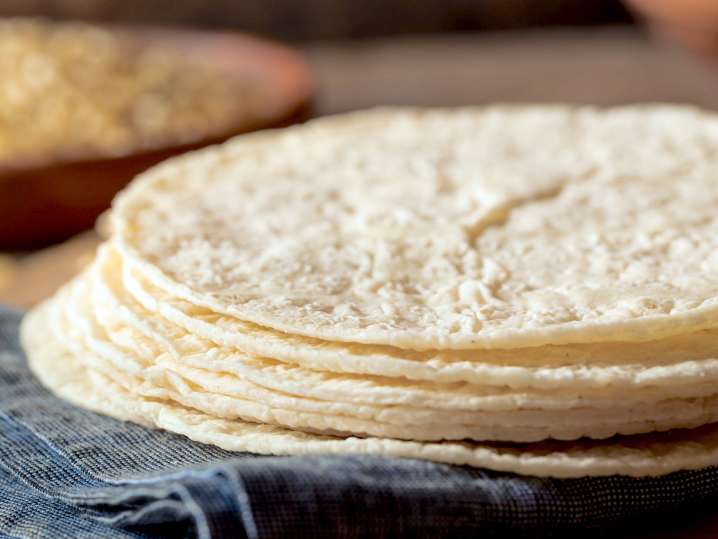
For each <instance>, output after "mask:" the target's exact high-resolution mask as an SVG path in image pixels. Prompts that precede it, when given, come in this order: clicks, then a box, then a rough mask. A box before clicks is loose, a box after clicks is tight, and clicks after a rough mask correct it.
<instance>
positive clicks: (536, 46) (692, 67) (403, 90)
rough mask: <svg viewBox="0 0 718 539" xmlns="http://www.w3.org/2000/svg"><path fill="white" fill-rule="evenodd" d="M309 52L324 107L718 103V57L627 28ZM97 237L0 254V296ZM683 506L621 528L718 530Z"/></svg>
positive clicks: (22, 292)
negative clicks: (714, 60) (703, 57)
mask: <svg viewBox="0 0 718 539" xmlns="http://www.w3.org/2000/svg"><path fill="white" fill-rule="evenodd" d="M305 52H306V54H307V57H308V59H309V61H310V64H311V66H312V67H313V69H314V71H315V75H316V77H317V79H318V83H319V88H320V94H319V96H318V98H317V102H316V112H317V114H320V115H321V114H330V113H336V112H344V111H348V110H355V109H360V108H366V107H374V106H381V105H469V104H481V103H488V102H495V101H511V102H516V101H542V102H550V101H562V102H571V103H591V104H598V105H615V104H624V103H632V102H641V101H670V102H679V103H689V104H695V105H699V106H702V107H707V108H712V109H718V65H716V66H712V65H709V64H707V63H703V62H701V61H699V60H697V59H696V58H693V57H692V56H689V55H688V54H686V53H684V52H683V51H680V50H677V49H674V48H672V47H670V46H668V45H664V44H661V43H657V42H655V41H653V40H651V39H649V38H648V37H646V36H644V35H642V34H640V33H638V32H637V31H636V30H634V29H627V28H606V29H581V30H558V31H551V32H523V33H516V34H514V33H506V34H496V35H491V34H481V35H471V36H449V37H416V38H401V39H383V40H376V41H369V42H350V43H321V44H314V45H310V46H307V47H305ZM97 241H98V240H97V236H96V235H95V234H94V233H88V234H85V235H82V236H80V237H78V238H76V239H74V240H71V241H70V242H68V243H66V244H63V245H60V246H56V247H52V248H50V249H46V250H44V251H40V252H37V253H30V254H27V253H26V254H23V255H21V256H18V255H13V256H5V257H2V256H1V255H0V302H4V303H9V304H11V305H15V306H18V307H23V308H26V307H29V306H31V305H33V304H34V303H36V302H37V301H38V300H40V299H42V298H44V297H47V296H48V295H49V294H51V293H52V291H53V290H54V289H56V288H57V286H58V285H59V284H61V283H62V282H64V281H65V280H67V279H68V278H69V277H70V276H71V275H72V274H73V273H75V272H76V271H77V270H78V269H79V268H80V267H81V266H82V264H83V263H84V262H86V261H87V260H88V259H89V257H90V256H91V253H92V251H93V249H94V247H95V246H96V244H97ZM683 513H685V511H683ZM683 513H681V514H673V515H665V519H660V520H659V521H658V522H645V523H638V524H637V526H636V527H635V529H633V528H632V529H631V530H630V532H627V534H623V535H625V536H627V537H638V538H641V539H649V538H651V539H678V538H681V539H709V538H710V539H715V538H718V509H716V510H713V509H706V508H702V509H701V510H699V511H697V512H692V513H691V514H690V515H687V514H683ZM614 535H616V534H614ZM623 535H621V534H618V535H616V537H621V536H623Z"/></svg>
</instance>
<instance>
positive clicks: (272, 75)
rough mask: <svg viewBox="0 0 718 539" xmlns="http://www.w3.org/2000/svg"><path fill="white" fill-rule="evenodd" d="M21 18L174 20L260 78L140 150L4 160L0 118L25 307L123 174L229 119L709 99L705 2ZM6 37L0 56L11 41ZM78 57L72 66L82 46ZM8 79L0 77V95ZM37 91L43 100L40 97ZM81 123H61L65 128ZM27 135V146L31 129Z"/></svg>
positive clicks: (82, 250) (4, 269) (69, 256)
mask: <svg viewBox="0 0 718 539" xmlns="http://www.w3.org/2000/svg"><path fill="white" fill-rule="evenodd" d="M17 16H33V17H35V16H40V17H46V18H49V19H50V20H53V21H67V20H82V21H90V22H92V23H93V24H95V23H96V24H99V25H106V24H108V23H109V24H112V25H120V26H121V27H122V28H124V29H130V30H131V29H134V28H136V27H143V26H146V25H150V26H152V27H160V28H170V29H176V30H179V29H181V30H179V33H178V34H177V35H174V36H173V37H172V38H171V39H166V40H165V41H166V42H167V43H166V44H167V45H169V46H171V47H175V46H177V47H179V48H182V49H183V50H190V49H191V50H193V51H194V52H195V53H199V54H198V55H197V54H195V56H199V57H200V59H201V60H202V61H203V62H205V63H206V64H207V65H210V64H213V65H215V67H216V66H219V67H220V68H221V69H220V70H224V71H223V72H224V73H225V74H227V76H228V77H230V76H231V77H236V76H237V74H240V75H241V76H243V77H244V78H245V79H246V80H250V79H251V81H253V82H252V84H254V85H255V86H256V87H259V88H261V91H259V93H257V92H256V91H255V92H254V94H252V95H253V97H252V98H251V103H250V100H249V98H248V97H247V95H248V94H247V93H246V92H242V91H238V92H237V94H236V101H238V102H239V101H242V100H245V99H246V100H247V103H248V104H247V107H249V108H252V107H253V108H254V109H257V110H259V109H261V110H262V111H263V112H262V114H260V115H256V118H259V120H257V121H251V122H250V121H248V120H247V119H246V118H244V119H240V120H238V121H237V122H236V125H233V126H229V127H227V128H226V129H224V131H222V132H214V133H213V134H212V136H209V134H207V133H203V134H202V136H199V132H200V131H202V130H201V129H200V130H198V136H197V137H195V139H193V138H192V137H189V138H188V139H187V138H185V139H183V143H182V144H180V143H179V142H175V144H174V145H171V144H167V145H165V147H162V148H156V150H157V151H156V152H155V153H153V154H151V155H149V154H148V153H147V152H146V151H145V152H144V153H142V152H135V153H136V154H137V155H135V154H132V152H124V153H122V152H117V153H118V156H119V157H116V158H113V159H109V158H108V157H107V156H106V155H103V156H98V155H94V156H93V155H87V156H85V157H84V158H82V159H75V161H78V162H72V163H69V162H67V160H55V161H48V162H45V163H44V164H43V165H42V166H39V165H37V163H30V162H29V161H28V160H25V161H23V160H22V159H20V160H17V159H16V160H15V162H14V163H13V166H11V167H7V166H5V167H4V166H3V165H4V163H3V160H2V157H1V156H2V151H1V150H2V149H3V148H2V145H3V143H2V135H3V128H4V129H5V130H6V131H7V132H9V133H10V135H11V137H10V139H7V140H11V138H12V136H13V135H12V133H13V126H12V122H9V123H8V122H6V125H5V126H4V127H3V124H2V116H1V115H0V251H2V250H3V249H4V251H5V252H4V254H2V253H0V302H5V303H9V304H12V305H15V306H18V307H21V308H24V307H28V306H29V305H32V304H33V303H35V302H36V301H38V299H40V298H42V297H44V296H46V295H47V294H49V293H50V292H51V291H52V290H54V289H55V288H56V287H57V286H58V284H59V283H61V282H62V281H64V280H65V279H67V277H68V276H69V275H71V274H72V273H73V272H75V271H77V268H78V267H79V264H81V263H82V261H83V260H87V258H88V257H89V256H91V253H92V250H93V248H94V246H95V245H96V243H97V241H98V240H97V235H96V234H95V233H94V232H88V233H81V232H82V230H84V229H88V228H90V227H91V226H92V223H93V222H94V220H95V218H96V217H97V215H98V214H99V213H100V212H101V211H102V210H103V209H104V208H106V207H107V206H108V205H109V202H110V200H111V197H112V195H113V194H114V192H115V191H116V190H117V189H119V188H120V187H121V186H122V185H124V184H125V183H126V182H127V181H129V180H130V179H131V177H132V176H133V175H134V174H136V173H137V172H140V171H141V170H143V169H144V168H147V167H148V166H150V165H151V164H153V163H154V162H156V161H158V160H160V159H161V158H164V157H167V156H169V155H173V154H175V153H178V152H180V151H184V150H186V149H189V148H190V147H199V146H202V145H204V144H207V143H210V142H217V141H221V140H223V139H225V138H227V137H229V136H231V135H233V134H236V133H239V132H244V131H248V130H253V129H257V128H263V127H269V126H271V125H286V124H288V123H292V122H296V121H303V120H305V119H307V118H309V117H312V116H321V115H325V114H332V113H338V112H345V111H349V110H356V109H361V108H366V107H373V106H380V105H427V106H429V105H444V106H453V105H480V104H485V103H490V102H495V101H509V102H512V101H539V102H550V101H554V102H555V101H560V102H570V103H588V104H596V105H617V104H625V103H634V102H643V101H667V102H677V103H686V104H692V105H697V106H701V107H705V108H710V109H715V108H718V67H716V65H715V62H714V59H713V58H714V55H715V52H716V51H718V1H717V0H626V1H625V2H621V1H618V0H364V1H351V0H153V1H145V0H0V22H2V21H3V20H8V19H9V18H11V17H17ZM245 34H248V35H249V36H253V35H254V36H259V37H260V39H259V40H256V39H254V38H252V37H246V36H245ZM213 36H214V37H213ZM218 36H219V37H218ZM227 36H234V38H233V39H229V38H227ZM277 42H279V43H284V44H285V46H284V47H282V46H277V45H276V43H277ZM180 45H181V46H180ZM2 47H3V45H2V41H0V68H1V67H2V62H3V61H5V62H6V63H7V62H8V61H10V62H11V63H12V55H13V54H16V53H15V52H13V51H14V49H13V50H10V49H5V50H3V48H2ZM81 49H82V47H81ZM82 50H84V52H83V53H82V54H85V55H86V56H87V58H89V59H92V58H93V57H94V56H95V55H96V51H93V50H92V47H85V48H84V49H82ZM44 54H49V55H51V54H52V51H49V52H48V51H45V52H44ZM74 62H75V64H76V65H75V66H74V68H73V69H75V70H81V67H82V65H83V62H84V61H83V60H82V58H81V57H78V58H76V59H75V60H74ZM240 78H241V77H240ZM12 82H13V81H11V80H7V79H6V80H2V82H0V105H2V103H1V101H2V90H3V87H5V88H6V89H7V87H9V86H8V85H10V84H12ZM108 84H109V87H110V88H112V85H113V83H112V81H108ZM51 93H52V88H49V89H48V95H50V94H51ZM170 93H171V92H170ZM156 97H157V96H153V98H155V101H156ZM34 99H36V103H37V106H40V105H41V104H42V103H43V100H44V99H45V98H44V97H43V95H41V94H40V95H39V96H38V97H36V98H34ZM163 106H164V105H163ZM168 106H169V105H168ZM172 106H174V105H172ZM262 107H263V108H262ZM254 109H253V110H254ZM1 110H2V109H0V111H1ZM143 110H144V109H143ZM168 110H170V112H173V110H172V109H171V107H170V108H169V109H168ZM180 113H181V111H180ZM83 129H86V126H84V125H83V123H82V122H77V121H75V122H70V124H69V125H66V126H64V127H63V132H62V133H63V135H62V136H63V138H68V139H69V138H72V136H73V135H77V134H82V130H83ZM25 138H26V139H27V140H26V143H28V144H30V145H31V144H32V141H33V132H32V129H30V131H29V132H28V133H26V136H25ZM190 142H191V144H190ZM26 146H27V144H26ZM159 150H161V151H159ZM6 153H7V152H6ZM120 154H122V155H121V156H120ZM140 154H141V155H140ZM18 163H19V164H18ZM100 187H103V188H100ZM3 189H5V190H4V191H3ZM89 194H92V195H93V197H94V198H93V199H92V200H91V201H88V200H89V199H88V197H89ZM3 202H4V203H5V206H4V207H3ZM78 233H81V234H80V235H79V236H77V237H75V235H76V234H78ZM69 237H74V239H71V240H70V241H69V242H64V240H66V239H67V238H69ZM48 246H49V248H48Z"/></svg>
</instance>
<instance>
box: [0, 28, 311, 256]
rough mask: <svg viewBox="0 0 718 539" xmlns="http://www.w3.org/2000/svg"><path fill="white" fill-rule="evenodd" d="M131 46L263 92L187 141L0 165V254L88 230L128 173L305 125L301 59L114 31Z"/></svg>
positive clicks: (283, 50)
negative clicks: (132, 40) (194, 62)
mask: <svg viewBox="0 0 718 539" xmlns="http://www.w3.org/2000/svg"><path fill="white" fill-rule="evenodd" d="M122 30H124V31H128V32H131V33H132V34H133V36H135V37H136V38H137V39H138V40H141V41H143V42H149V43H157V44H160V45H163V46H166V47H174V48H176V49H179V50H180V51H182V52H183V53H186V54H188V55H189V56H191V57H198V58H201V59H202V61H203V62H205V63H211V64H212V65H216V66H218V67H219V68H220V69H221V70H222V71H223V72H225V73H226V74H227V75H228V76H231V77H241V78H244V79H246V78H251V79H253V80H256V81H258V82H259V83H260V84H261V85H262V88H266V90H265V94H266V95H264V96H263V98H262V99H261V100H259V101H260V102H258V103H256V104H253V108H252V115H251V116H252V119H251V120H248V119H247V117H246V116H244V115H243V116H242V117H241V118H239V117H238V118H237V119H236V121H231V122H229V125H231V127H230V128H227V126H223V127H222V129H221V130H217V129H216V128H214V127H213V126H210V125H208V126H207V129H206V130H205V131H203V132H201V133H197V134H196V137H195V138H194V139H192V140H188V141H185V142H183V143H181V144H177V143H172V142H167V143H165V144H157V145H156V146H155V147H152V148H146V149H144V150H142V151H139V152H135V153H131V154H128V155H123V156H121V157H113V158H106V157H100V156H97V155H91V154H90V153H88V154H87V155H81V156H78V155H72V156H61V155H59V154H57V155H54V156H48V157H47V158H35V159H32V160H28V159H25V160H16V161H0V250H21V249H31V248H37V247H41V246H44V245H48V244H51V243H55V242H58V241H61V240H63V239H66V238H68V237H70V236H72V235H74V234H76V233H78V232H80V231H82V230H85V229H87V228H90V227H91V226H92V225H93V223H94V221H95V219H96V218H97V216H98V215H99V214H100V213H101V212H102V211H104V210H105V209H106V208H108V207H109V204H110V202H111V201H112V198H113V196H114V195H115V194H116V193H117V191H119V190H120V189H121V188H122V187H124V186H125V185H126V184H127V183H128V182H129V181H130V180H131V179H132V178H133V177H134V176H135V175H137V174H138V173H140V172H142V171H143V170H145V169H147V168H148V167H150V166H152V165H154V164H156V163H158V162H159V161H162V160H164V159H166V158H168V157H171V156H173V155H176V154H179V153H183V152H186V151H189V150H193V149H196V148H200V147H203V146H206V145H209V144H214V143H218V142H222V141H224V140H226V139H228V138H230V137H232V136H234V135H237V134H240V133H246V132H248V131H254V130H258V129H264V128H268V127H278V126H283V125H288V124H291V123H294V122H297V121H301V120H304V119H306V117H307V116H308V114H309V108H310V103H311V98H312V94H313V90H314V86H313V81H312V79H311V77H310V74H309V70H308V68H307V65H306V64H305V62H304V60H303V58H302V57H301V55H300V54H299V53H297V52H295V51H294V50H292V49H290V48H288V47H285V46H283V45H280V44H277V43H273V42H270V41H267V40H264V39H260V38H257V37H252V36H248V35H244V34H236V33H224V32H201V31H192V30H170V29H158V28H122Z"/></svg>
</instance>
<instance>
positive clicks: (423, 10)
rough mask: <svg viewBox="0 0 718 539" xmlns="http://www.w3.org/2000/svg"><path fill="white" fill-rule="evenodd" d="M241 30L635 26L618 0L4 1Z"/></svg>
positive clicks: (4, 0) (347, 33)
mask: <svg viewBox="0 0 718 539" xmlns="http://www.w3.org/2000/svg"><path fill="white" fill-rule="evenodd" d="M7 15H45V16H49V17H55V18H79V19H87V20H94V21H120V22H146V23H154V24H179V25H185V26H200V27H214V28H218V27H223V28H233V29H238V30H245V31H250V32H256V33H260V34H265V35H270V36H274V37H277V38H281V39H286V40H291V41H307V40H319V39H340V38H351V39H353V38H362V37H373V36H383V35H389V34H407V33H421V34H424V33H432V32H473V31H482V30H503V29H516V28H526V27H536V26H556V25H563V26H568V25H570V26H576V25H591V24H607V23H613V22H626V21H630V20H631V16H630V14H629V13H628V12H627V10H626V9H625V8H624V7H623V6H622V5H621V3H620V2H619V1H618V0H0V16H7Z"/></svg>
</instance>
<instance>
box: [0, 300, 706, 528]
mask: <svg viewBox="0 0 718 539" xmlns="http://www.w3.org/2000/svg"><path fill="white" fill-rule="evenodd" d="M19 319H20V313H17V312H13V311H9V310H7V309H2V308H0V537H20V538H35V537H38V538H45V537H48V538H52V539H59V538H64V537H72V538H84V537H87V538H90V537H92V538H95V537H102V538H108V539H112V538H120V537H128V538H129V537H203V538H205V537H249V538H265V537H372V538H380V537H400V536H401V537H417V536H426V537H432V538H441V537H468V536H480V537H482V538H484V537H510V538H521V537H531V538H533V539H537V538H540V537H553V536H557V535H563V534H566V533H568V534H569V535H572V536H573V535H574V533H575V532H576V531H577V530H581V531H582V533H583V532H586V531H590V530H594V531H605V530H606V529H607V527H609V526H613V527H614V528H615V526H616V525H620V526H621V527H622V529H624V530H625V529H626V526H627V525H628V523H630V522H633V523H635V522H644V523H645V522H647V521H651V520H653V519H654V518H653V517H651V518H647V517H648V516H649V515H656V514H657V513H658V512H660V511H663V510H669V511H670V514H671V515H676V514H677V512H678V513H680V512H681V511H683V509H688V508H689V507H696V506H701V505H705V504H706V503H711V504H714V503H715V501H718V469H716V468H710V469H706V470H701V471H686V472H678V473H674V474H671V475H668V476H664V477H660V478H644V479H632V478H627V477H619V476H615V477H606V478H584V479H568V480H566V479H564V480H556V479H541V478H532V477H521V476H517V475H513V474H506V473H495V472H488V471H482V470H476V469H471V468H467V467H459V466H449V465H445V464H437V463H432V462H426V461H420V460H409V459H388V458H380V457H370V456H358V455H348V456H326V457H322V456H317V457H262V456H253V455H247V454H241V453H230V452H227V451H223V450H221V449H218V448H215V447H211V446H207V445H203V444H199V443H194V442H191V441H190V440H188V439H187V438H184V437H182V436H178V435H174V434H170V433H166V432H160V431H154V430H149V429H145V428H143V427H140V426H137V425H133V424H129V423H123V422H120V421H116V420H114V419H111V418H107V417H104V416H100V415H97V414H94V413H92V412H88V411H85V410H82V409H79V408H76V407H74V406H72V405H70V404H68V403H65V402H64V401H61V400H59V399H57V398H55V397H54V396H52V395H51V394H50V393H49V392H48V391H46V390H45V389H44V388H43V387H42V386H40V385H39V384H38V382H36V381H35V379H34V378H33V376H32V375H31V373H30V372H29V371H28V369H27V366H26V364H25V358H24V356H23V354H22V352H21V350H20V347H19V344H18V339H17V326H18V322H19ZM681 504H683V509H682V508H681ZM637 518H638V519H639V520H636V519H637ZM674 519H675V517H674Z"/></svg>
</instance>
